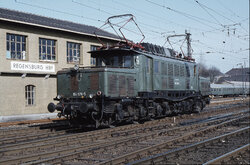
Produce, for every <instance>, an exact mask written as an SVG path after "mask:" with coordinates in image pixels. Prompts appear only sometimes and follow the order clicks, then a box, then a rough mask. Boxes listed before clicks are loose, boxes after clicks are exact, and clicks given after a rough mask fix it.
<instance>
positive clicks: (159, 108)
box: [155, 104, 163, 117]
mask: <svg viewBox="0 0 250 165" xmlns="http://www.w3.org/2000/svg"><path fill="white" fill-rule="evenodd" d="M162 115H163V108H162V106H161V105H160V104H158V105H157V106H156V115H155V116H157V117H160V116H162Z"/></svg>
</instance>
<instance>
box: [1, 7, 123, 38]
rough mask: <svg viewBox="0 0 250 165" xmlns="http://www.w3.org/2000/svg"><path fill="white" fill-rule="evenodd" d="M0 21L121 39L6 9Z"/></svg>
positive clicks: (99, 31) (81, 26)
mask: <svg viewBox="0 0 250 165" xmlns="http://www.w3.org/2000/svg"><path fill="white" fill-rule="evenodd" d="M0 20H5V21H10V22H16V23H22V24H28V25H33V26H39V27H44V28H49V29H55V30H61V31H67V32H72V33H78V34H82V35H89V36H95V34H96V35H98V36H99V37H101V38H107V39H112V40H119V39H120V38H119V37H118V36H117V35H114V34H112V33H109V32H107V31H104V30H101V29H99V28H97V27H94V26H88V25H84V24H78V23H74V22H70V21H65V20H59V19H55V18H49V17H44V16H39V15H35V14H31V13H25V12H20V11H15V10H9V9H4V8H0Z"/></svg>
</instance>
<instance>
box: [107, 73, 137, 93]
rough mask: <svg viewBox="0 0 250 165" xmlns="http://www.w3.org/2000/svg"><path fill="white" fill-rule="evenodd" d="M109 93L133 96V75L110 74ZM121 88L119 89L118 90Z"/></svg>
mask: <svg viewBox="0 0 250 165" xmlns="http://www.w3.org/2000/svg"><path fill="white" fill-rule="evenodd" d="M108 80H109V81H108V88H109V89H108V94H109V95H117V94H119V96H133V95H134V90H135V89H134V86H135V82H134V81H135V80H134V77H133V76H124V75H119V76H118V75H112V74H111V75H109V76H108ZM118 90H119V91H118Z"/></svg>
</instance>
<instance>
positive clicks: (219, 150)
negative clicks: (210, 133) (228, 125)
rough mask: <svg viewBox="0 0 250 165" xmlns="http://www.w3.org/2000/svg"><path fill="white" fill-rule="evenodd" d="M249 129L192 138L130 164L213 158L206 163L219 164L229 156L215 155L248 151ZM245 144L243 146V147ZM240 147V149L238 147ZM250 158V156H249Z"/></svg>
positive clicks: (184, 162)
mask: <svg viewBox="0 0 250 165" xmlns="http://www.w3.org/2000/svg"><path fill="white" fill-rule="evenodd" d="M249 129H250V127H248V126H247V127H244V128H241V129H239V130H236V131H233V132H230V133H225V134H223V135H219V136H216V137H213V138H210V139H207V140H203V141H200V142H197V143H193V140H191V144H190V145H186V146H184V147H180V148H177V149H173V150H169V151H167V152H164V153H160V154H157V155H154V156H151V157H148V158H145V159H141V160H139V161H135V162H131V163H128V164H129V165H134V164H138V165H139V164H143V165H146V164H154V165H155V164H202V163H204V161H205V162H206V161H207V160H210V159H212V160H211V161H209V162H207V163H205V164H218V163H222V162H223V160H226V158H228V156H229V155H228V154H226V156H225V155H224V156H221V157H219V158H216V159H213V158H214V157H215V156H218V155H220V154H223V153H226V152H230V151H231V150H234V149H235V148H236V151H232V152H230V155H231V156H232V155H233V154H235V152H239V150H241V151H242V149H244V150H245V151H246V149H247V148H249V144H248V143H249ZM242 145H243V147H241V146H242ZM237 147H240V149H237ZM248 160H249V158H248Z"/></svg>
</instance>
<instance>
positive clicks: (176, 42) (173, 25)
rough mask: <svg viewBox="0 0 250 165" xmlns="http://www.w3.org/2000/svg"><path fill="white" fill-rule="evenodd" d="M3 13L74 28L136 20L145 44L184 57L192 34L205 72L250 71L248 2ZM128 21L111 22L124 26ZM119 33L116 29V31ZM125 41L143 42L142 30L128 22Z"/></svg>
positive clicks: (169, 0) (36, 0) (75, 5)
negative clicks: (64, 23)
mask: <svg viewBox="0 0 250 165" xmlns="http://www.w3.org/2000/svg"><path fill="white" fill-rule="evenodd" d="M0 7H1V8H7V9H12V10H17V11H23V12H27V13H32V14H37V15H41V16H46V17H51V18H56V19H61V20H67V21H71V22H75V23H80V24H85V25H91V26H95V27H98V28H99V27H102V29H104V30H106V31H110V32H112V33H115V32H114V31H113V29H112V28H111V27H110V26H107V25H105V26H103V25H104V23H105V21H106V20H107V18H109V17H111V16H114V15H123V14H133V16H134V20H135V21H136V23H137V24H138V26H139V28H140V30H141V32H142V33H143V35H144V36H145V39H144V40H143V42H149V43H152V44H156V45H160V46H164V47H169V48H171V47H172V48H174V49H175V50H176V51H178V52H181V51H184V54H185V53H186V48H187V47H186V43H185V41H184V39H185V38H184V37H174V38H170V43H168V42H167V37H168V36H171V35H179V34H185V32H188V33H190V34H191V47H192V50H193V51H192V52H193V53H192V57H193V58H194V59H195V60H196V62H198V63H202V64H203V65H205V66H206V67H207V68H211V67H216V68H218V69H219V70H220V71H221V72H223V73H225V72H227V71H229V70H230V69H232V68H241V67H249V0H126V1H125V0H124V1H122V0H0ZM126 19H128V17H122V18H121V19H119V18H118V19H112V20H111V23H114V24H115V23H119V25H120V26H121V25H123V24H124V23H125V21H126ZM116 30H117V28H116ZM122 30H123V33H124V34H125V36H126V38H128V39H129V40H132V41H134V42H135V43H136V42H140V41H141V39H142V38H143V37H142V34H141V32H140V30H139V29H138V28H137V27H136V26H135V25H134V24H133V22H129V23H128V24H127V25H126V26H125V27H124V28H123V29H122Z"/></svg>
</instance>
